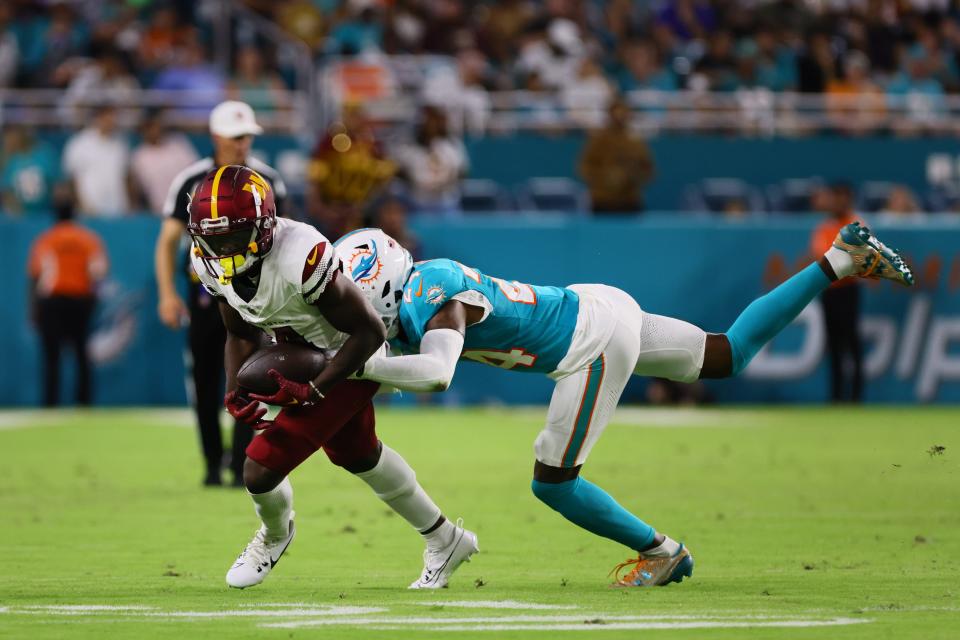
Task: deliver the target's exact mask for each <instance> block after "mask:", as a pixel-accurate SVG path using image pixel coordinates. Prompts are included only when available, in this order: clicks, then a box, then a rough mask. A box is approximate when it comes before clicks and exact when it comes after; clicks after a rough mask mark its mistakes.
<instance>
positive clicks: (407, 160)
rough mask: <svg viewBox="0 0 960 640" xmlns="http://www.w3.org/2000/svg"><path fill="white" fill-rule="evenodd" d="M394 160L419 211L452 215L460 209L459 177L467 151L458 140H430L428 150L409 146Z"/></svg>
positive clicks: (399, 151)
mask: <svg viewBox="0 0 960 640" xmlns="http://www.w3.org/2000/svg"><path fill="white" fill-rule="evenodd" d="M396 159H397V162H398V164H399V165H400V166H401V167H402V169H403V171H404V172H405V173H406V175H407V177H408V178H409V179H410V186H411V196H413V199H414V201H415V202H416V206H417V208H418V209H419V210H420V211H424V212H436V213H454V212H456V211H459V209H460V177H461V176H462V175H464V174H465V173H466V172H467V167H468V162H467V150H466V148H465V147H464V146H463V143H462V142H461V141H460V140H456V139H453V138H434V139H433V140H432V141H430V143H429V144H428V146H421V145H417V144H411V145H409V146H406V147H402V148H400V149H399V150H398V151H397V154H396Z"/></svg>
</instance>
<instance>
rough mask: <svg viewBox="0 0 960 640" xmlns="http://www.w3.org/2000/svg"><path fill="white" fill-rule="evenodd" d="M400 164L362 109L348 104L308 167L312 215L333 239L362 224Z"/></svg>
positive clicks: (317, 223) (324, 232)
mask: <svg viewBox="0 0 960 640" xmlns="http://www.w3.org/2000/svg"><path fill="white" fill-rule="evenodd" d="M396 170H397V168H396V165H394V163H393V162H391V161H390V160H389V159H387V158H386V157H385V155H384V152H383V149H382V148H381V146H380V144H379V142H377V139H376V136H375V135H374V132H373V128H372V127H371V126H370V124H369V123H368V122H367V120H366V118H365V117H364V114H363V111H362V107H360V106H359V105H357V104H352V105H347V106H346V107H345V108H344V111H343V120H342V121H341V122H335V123H333V124H332V125H331V126H330V127H329V129H328V130H327V132H326V134H324V136H323V138H321V139H320V141H319V142H318V143H317V146H316V148H315V149H314V150H313V154H312V156H311V159H310V163H309V165H308V167H307V213H308V215H309V217H310V222H312V223H313V224H314V225H315V226H316V227H317V228H318V229H320V231H321V232H322V233H323V234H324V235H326V236H327V237H329V238H338V237H340V236H341V235H343V234H344V233H347V232H348V231H352V230H353V229H356V228H358V227H359V226H360V222H361V219H362V217H363V208H364V207H365V206H366V205H367V204H369V202H370V201H371V200H372V199H373V198H375V197H376V196H377V194H378V193H379V192H380V191H381V190H382V189H383V188H384V187H385V186H386V185H387V183H388V182H389V181H390V179H391V178H393V175H394V173H396Z"/></svg>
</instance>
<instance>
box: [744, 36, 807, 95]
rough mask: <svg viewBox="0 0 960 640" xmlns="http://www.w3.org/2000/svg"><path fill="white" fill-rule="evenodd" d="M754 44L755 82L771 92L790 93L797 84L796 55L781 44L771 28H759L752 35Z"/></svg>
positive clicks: (787, 46) (791, 49)
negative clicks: (755, 57)
mask: <svg viewBox="0 0 960 640" xmlns="http://www.w3.org/2000/svg"><path fill="white" fill-rule="evenodd" d="M753 42H754V44H756V56H757V59H756V64H757V80H758V82H759V83H760V85H761V86H764V87H766V88H767V89H770V90H771V91H792V90H794V89H795V88H796V84H797V54H796V51H795V50H794V49H793V48H791V47H790V46H789V45H788V44H786V43H784V42H781V40H780V39H779V38H778V34H777V32H776V31H774V29H773V28H772V27H769V26H765V25H764V26H760V27H759V28H758V29H757V30H756V32H754V34H753Z"/></svg>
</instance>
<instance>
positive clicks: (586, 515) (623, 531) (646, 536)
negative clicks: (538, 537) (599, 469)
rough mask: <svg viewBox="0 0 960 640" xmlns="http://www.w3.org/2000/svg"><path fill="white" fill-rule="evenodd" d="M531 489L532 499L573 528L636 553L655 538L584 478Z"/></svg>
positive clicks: (540, 484)
mask: <svg viewBox="0 0 960 640" xmlns="http://www.w3.org/2000/svg"><path fill="white" fill-rule="evenodd" d="M531 488H532V489H533V493H534V495H536V496H537V497H538V498H540V500H542V501H543V502H544V503H545V504H546V505H547V506H549V507H550V508H551V509H553V510H554V511H557V512H559V513H560V515H562V516H563V517H564V518H566V519H567V520H569V521H570V522H572V523H573V524H575V525H577V526H579V527H583V528H584V529H586V530H587V531H590V532H591V533H595V534H597V535H598V536H603V537H604V538H610V539H611V540H614V541H616V542H619V543H620V544H623V545H626V546H628V547H630V548H631V549H633V550H635V551H640V550H641V549H646V548H647V547H649V546H650V544H651V543H652V542H653V538H654V536H656V535H657V532H656V531H654V530H653V527H651V526H650V525H648V524H647V523H646V522H644V521H643V520H641V519H640V518H638V517H637V516H635V515H633V514H632V513H630V512H629V511H627V510H626V509H624V508H623V507H621V506H620V505H619V504H618V503H617V501H616V500H614V499H613V498H611V497H610V494H608V493H607V492H606V491H604V490H603V489H601V488H600V487H598V486H597V485H595V484H593V483H592V482H589V481H587V480H584V479H583V478H574V479H573V480H568V481H567V482H559V483H555V484H554V483H548V482H540V481H539V480H534V481H533V484H532V487H531Z"/></svg>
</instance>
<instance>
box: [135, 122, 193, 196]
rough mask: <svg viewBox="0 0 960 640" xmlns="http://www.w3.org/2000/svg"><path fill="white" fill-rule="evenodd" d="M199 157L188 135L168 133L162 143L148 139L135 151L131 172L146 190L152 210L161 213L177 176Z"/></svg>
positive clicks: (144, 191)
mask: <svg viewBox="0 0 960 640" xmlns="http://www.w3.org/2000/svg"><path fill="white" fill-rule="evenodd" d="M199 159H200V156H198V155H197V151H196V149H194V148H193V145H192V144H190V141H189V140H188V139H187V137H186V136H184V135H168V136H164V137H163V138H162V139H161V140H160V142H159V143H158V144H147V143H146V142H144V143H142V144H140V146H139V147H137V148H136V149H135V150H134V152H133V157H132V158H131V161H130V171H131V172H132V173H133V178H134V179H135V180H136V181H137V184H139V185H140V188H141V189H143V193H144V196H145V197H146V199H147V205H148V206H149V207H150V211H151V212H153V213H155V214H157V215H160V214H161V212H162V211H163V203H164V201H165V200H166V198H167V192H168V191H169V190H170V185H171V184H172V183H173V179H174V178H175V177H176V176H177V174H178V173H180V172H181V171H183V169H184V168H185V167H187V166H189V165H191V164H193V163H194V162H196V161H197V160H199Z"/></svg>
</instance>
